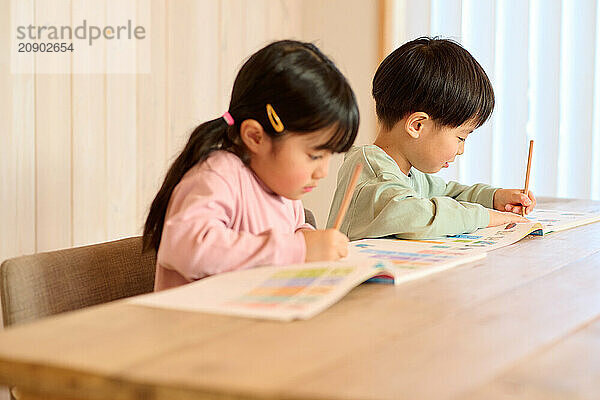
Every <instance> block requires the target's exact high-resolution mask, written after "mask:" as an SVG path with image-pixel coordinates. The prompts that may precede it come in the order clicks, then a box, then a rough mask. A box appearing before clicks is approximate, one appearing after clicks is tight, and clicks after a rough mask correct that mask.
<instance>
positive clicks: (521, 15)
mask: <svg viewBox="0 0 600 400" xmlns="http://www.w3.org/2000/svg"><path fill="white" fill-rule="evenodd" d="M387 10H388V15H386V18H387V22H388V29H389V31H388V32H389V39H388V42H389V43H387V48H388V49H389V50H390V51H391V50H392V49H394V48H396V47H397V46H399V45H401V44H402V43H404V42H405V41H407V40H411V39H414V38H416V37H419V36H424V35H427V36H441V37H444V38H450V39H454V40H456V41H458V42H460V43H461V44H462V45H463V46H464V47H465V48H466V49H468V50H469V51H470V52H471V54H473V55H474V56H475V58H476V59H477V60H478V61H479V63H480V64H481V65H482V66H483V68H484V69H485V70H486V72H487V73H488V76H489V77H490V79H491V81H492V84H493V86H494V90H495V94H496V108H495V109H494V113H493V116H492V118H491V120H490V121H488V122H487V123H486V124H485V125H484V126H483V127H481V128H479V129H478V130H477V131H475V133H473V134H472V135H471V136H470V137H469V139H468V140H467V145H466V148H465V154H464V155H463V156H462V157H459V158H457V160H459V161H458V162H457V163H455V164H456V165H454V166H452V167H451V168H449V169H448V170H444V171H443V172H441V173H440V174H441V175H442V176H443V177H444V178H446V179H452V180H458V181H460V182H462V183H466V184H471V183H476V182H486V183H491V184H492V185H495V186H501V187H517V188H518V187H522V186H523V184H524V174H525V168H526V163H527V146H528V143H529V139H534V140H535V145H534V156H533V163H532V171H531V184H530V187H531V188H532V189H533V190H534V192H535V193H536V194H537V195H538V196H559V197H576V198H592V199H596V200H598V199H600V7H599V6H598V4H597V2H596V1H595V0H562V1H561V0H529V1H526V0H389V3H388V5H387Z"/></svg>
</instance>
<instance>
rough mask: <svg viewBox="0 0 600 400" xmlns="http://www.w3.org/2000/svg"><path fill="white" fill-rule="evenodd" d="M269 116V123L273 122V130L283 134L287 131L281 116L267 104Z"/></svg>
mask: <svg viewBox="0 0 600 400" xmlns="http://www.w3.org/2000/svg"><path fill="white" fill-rule="evenodd" d="M267 116H268V117H269V121H270V122H271V125H273V129H275V132H277V133H281V132H283V130H284V129H285V128H284V126H283V123H282V122H281V120H280V119H279V116H278V115H277V113H276V112H275V110H274V109H273V106H272V105H270V104H267Z"/></svg>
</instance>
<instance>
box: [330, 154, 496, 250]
mask: <svg viewBox="0 0 600 400" xmlns="http://www.w3.org/2000/svg"><path fill="white" fill-rule="evenodd" d="M356 164H362V166H363V169H362V172H361V175H360V177H359V179H358V183H357V185H356V189H355V191H354V195H353V196H352V201H351V202H350V206H349V207H348V212H347V213H346V217H345V218H344V221H343V223H342V226H341V228H340V230H341V231H342V232H343V233H345V234H346V236H348V238H349V239H350V240H356V239H363V238H376V237H383V236H389V235H396V236H397V237H399V238H402V239H423V238H434V237H440V236H444V235H456V234H460V233H465V232H472V231H474V230H476V229H478V228H485V227H486V226H487V225H488V223H489V218H490V217H489V212H488V210H487V209H486V208H485V207H488V208H493V201H494V192H495V191H496V188H493V187H491V186H488V185H484V184H476V185H473V186H465V185H461V184H459V183H456V182H448V183H446V182H444V180H443V179H441V178H439V177H437V176H433V175H430V174H425V173H423V172H420V171H418V170H417V169H415V168H412V169H411V170H410V174H409V176H406V175H405V174H404V173H403V172H402V171H401V170H400V167H399V166H398V164H396V162H395V161H394V159H393V158H392V157H390V156H389V155H388V154H387V153H386V152H385V151H383V150H382V149H381V148H379V147H377V146H376V145H367V146H361V147H352V148H351V149H350V150H349V151H348V152H347V153H346V156H345V157H344V162H343V164H342V166H341V168H340V170H339V172H338V181H337V189H336V191H335V196H334V198H333V203H332V204H331V209H330V210H329V219H328V221H327V227H332V226H333V223H334V221H335V218H336V216H337V212H338V210H339V208H340V204H341V202H342V199H343V198H344V194H345V192H346V188H347V187H348V184H349V182H350V178H351V176H352V173H353V172H354V167H355V165H356Z"/></svg>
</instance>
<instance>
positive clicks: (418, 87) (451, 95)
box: [373, 37, 494, 130]
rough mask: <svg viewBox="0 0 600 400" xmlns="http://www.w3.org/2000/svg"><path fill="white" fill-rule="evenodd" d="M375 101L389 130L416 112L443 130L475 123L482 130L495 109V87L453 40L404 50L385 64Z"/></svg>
mask: <svg viewBox="0 0 600 400" xmlns="http://www.w3.org/2000/svg"><path fill="white" fill-rule="evenodd" d="M373 98H374V99H375V105H376V112H377V118H378V119H379V121H380V123H381V124H382V125H383V127H384V128H385V129H387V130H390V129H392V128H393V127H394V125H395V124H396V123H397V122H398V121H399V120H401V119H402V118H404V117H406V116H408V115H410V114H411V113H413V112H417V111H422V112H426V113H427V114H429V116H430V117H431V118H432V119H433V120H434V121H435V122H436V123H438V124H440V125H443V126H450V127H457V126H460V125H462V124H463V123H464V122H466V121H469V120H473V121H475V123H476V126H477V127H480V126H481V125H483V123H484V122H485V121H486V120H487V119H488V118H489V117H490V115H491V114H492V111H493V109H494V90H493V89H492V84H491V83H490V80H489V79H488V76H487V75H486V73H485V71H484V70H483V68H482V67H481V65H479V63H478V62H477V61H476V60H475V58H473V56H472V55H471V54H470V53H469V52H468V51H467V50H465V49H464V48H463V47H462V46H461V45H460V44H458V43H456V42H454V41H452V40H448V39H438V38H429V37H420V38H418V39H415V40H413V41H411V42H408V43H405V44H403V45H402V46H400V47H399V48H397V49H396V50H394V51H393V52H392V53H391V54H390V55H388V56H387V57H386V58H385V60H383V61H382V63H381V64H380V65H379V68H377V72H376V73H375V77H374V78H373Z"/></svg>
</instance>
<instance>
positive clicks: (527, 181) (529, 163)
mask: <svg viewBox="0 0 600 400" xmlns="http://www.w3.org/2000/svg"><path fill="white" fill-rule="evenodd" d="M532 154H533V140H530V141H529V155H528V156H527V171H526V172H525V189H523V193H525V196H528V194H527V193H528V192H529V173H530V172H531V155H532ZM521 216H522V217H524V216H525V206H524V205H521Z"/></svg>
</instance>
